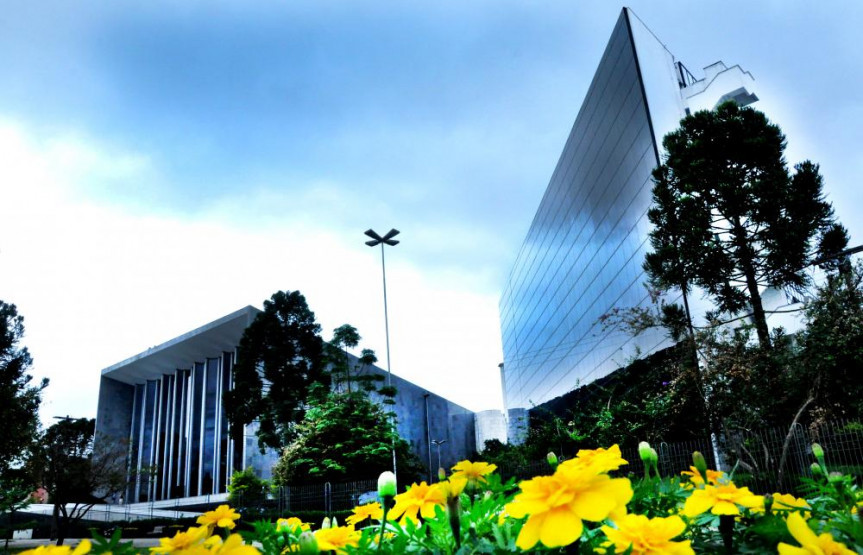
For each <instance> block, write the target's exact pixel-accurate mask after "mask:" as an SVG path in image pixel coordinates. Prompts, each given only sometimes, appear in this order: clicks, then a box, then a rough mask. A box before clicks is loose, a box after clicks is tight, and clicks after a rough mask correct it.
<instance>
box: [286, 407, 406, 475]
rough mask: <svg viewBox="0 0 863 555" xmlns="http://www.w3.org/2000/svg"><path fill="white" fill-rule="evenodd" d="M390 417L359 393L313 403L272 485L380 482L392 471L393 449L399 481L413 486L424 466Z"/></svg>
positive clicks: (287, 450) (288, 448) (287, 449)
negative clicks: (386, 470) (367, 480)
mask: <svg viewBox="0 0 863 555" xmlns="http://www.w3.org/2000/svg"><path fill="white" fill-rule="evenodd" d="M391 417H392V415H391V414H390V413H389V412H388V411H386V410H384V409H383V406H382V405H379V404H377V403H375V402H374V401H372V400H371V399H369V398H368V395H367V394H366V393H365V392H361V391H360V392H357V391H354V392H351V393H331V394H329V395H327V397H326V398H324V399H320V400H318V401H315V402H314V403H313V404H312V406H311V407H309V410H308V411H307V412H306V416H305V418H304V419H303V421H302V423H300V425H299V426H298V427H297V432H298V433H297V439H296V440H295V441H294V442H293V443H292V444H291V445H289V446H288V447H287V448H286V449H285V450H284V451H283V452H282V456H281V458H280V459H279V462H278V463H277V464H276V466H275V467H273V480H274V482H275V483H277V484H294V483H299V482H308V481H309V480H313V481H321V482H324V481H344V480H349V479H350V480H360V479H370V478H376V477H377V476H378V475H379V474H380V473H381V471H382V470H385V469H390V468H392V462H393V461H392V448H393V446H395V450H396V457H397V460H398V462H397V465H398V469H399V478H400V479H402V480H405V481H406V482H408V483H409V482H410V480H411V479H415V478H417V477H419V476H420V475H421V473H422V466H421V465H420V463H419V461H418V460H417V459H416V457H415V456H414V455H413V453H412V452H411V450H410V445H409V444H408V442H406V441H405V440H403V439H401V438H400V437H398V434H397V432H396V431H395V430H394V427H393V426H392V425H391V423H390V418H391ZM402 477H404V478H402Z"/></svg>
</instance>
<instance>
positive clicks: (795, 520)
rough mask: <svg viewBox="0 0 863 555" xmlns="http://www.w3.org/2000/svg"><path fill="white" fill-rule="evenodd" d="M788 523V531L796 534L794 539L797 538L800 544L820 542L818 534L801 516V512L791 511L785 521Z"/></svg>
mask: <svg viewBox="0 0 863 555" xmlns="http://www.w3.org/2000/svg"><path fill="white" fill-rule="evenodd" d="M785 522H786V524H787V525H788V531H789V532H791V535H792V536H794V539H795V540H797V541H798V542H799V543H800V545H802V546H804V547H805V546H807V545H815V544H817V543H818V536H816V535H815V532H813V531H812V529H811V528H809V525H808V524H806V521H805V520H804V519H803V517H802V516H800V514H799V513H791V514H789V515H788V519H787V520H786V521H785Z"/></svg>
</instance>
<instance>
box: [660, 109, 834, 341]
mask: <svg viewBox="0 0 863 555" xmlns="http://www.w3.org/2000/svg"><path fill="white" fill-rule="evenodd" d="M663 146H664V147H665V151H666V157H665V162H664V164H662V165H661V166H660V167H659V168H657V169H656V170H655V171H654V174H653V177H654V182H655V185H654V192H653V207H652V209H651V211H650V213H649V217H650V220H651V222H652V223H653V224H654V226H655V228H654V230H653V231H652V232H651V243H652V245H653V247H654V253H653V255H652V256H650V257H648V259H647V261H646V268H647V270H648V272H649V274H650V277H651V278H652V279H653V280H654V281H655V282H656V283H658V284H661V285H666V286H674V287H679V288H680V289H681V290H682V291H684V292H688V291H689V288H690V287H691V286H693V285H697V286H699V287H701V288H703V289H704V290H705V291H706V292H707V293H708V294H709V296H710V297H711V298H712V299H713V301H714V303H715V305H716V306H717V307H718V309H719V310H720V311H723V312H730V313H734V314H736V313H739V312H741V311H743V310H745V309H749V310H751V312H752V314H751V315H752V318H753V320H754V325H755V330H756V334H757V336H758V341H759V344H760V345H761V346H762V347H763V348H767V349H769V348H770V346H771V342H770V332H769V329H768V327H767V319H766V312H765V310H764V306H763V303H762V300H761V291H760V289H761V288H763V287H765V286H771V287H783V288H789V287H790V288H802V287H804V286H805V285H807V284H808V278H807V275H806V274H805V273H804V272H803V269H804V268H805V267H807V266H808V265H810V264H812V263H813V262H814V261H815V260H817V259H819V258H821V257H823V256H824V255H829V254H830V253H831V252H832V253H835V252H838V251H839V250H841V248H844V244H842V242H841V238H842V237H843V236H844V237H846V238H847V235H843V233H844V230H842V228H841V226H839V225H838V224H837V223H835V221H834V220H833V211H832V208H831V206H830V204H829V203H828V202H826V201H825V200H824V196H823V193H822V181H823V180H822V178H821V175H820V174H819V171H818V166H817V165H816V164H813V163H812V162H809V161H806V162H802V163H800V164H797V165H796V166H795V167H794V170H795V171H794V173H793V174H792V173H790V172H789V170H788V167H787V166H786V163H785V159H784V152H785V146H786V142H785V136H784V135H783V134H782V131H781V130H780V129H779V127H778V126H777V125H775V124H773V123H771V122H770V121H769V120H768V119H767V118H766V117H765V116H764V114H762V113H761V112H759V111H757V110H754V109H752V108H748V107H746V108H741V107H739V106H737V105H736V104H735V103H733V102H727V103H725V104H722V105H720V106H719V107H718V108H717V109H716V110H713V111H700V112H696V113H695V114H692V115H690V116H687V117H686V118H684V119H683V120H682V121H681V124H680V128H679V129H677V130H676V131H673V132H671V133H669V134H668V135H666V136H665V139H664V140H663ZM837 238H838V239H840V240H839V241H838V242H837ZM826 239H829V240H826Z"/></svg>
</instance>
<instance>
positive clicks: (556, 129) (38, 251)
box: [0, 0, 863, 416]
mask: <svg viewBox="0 0 863 555" xmlns="http://www.w3.org/2000/svg"><path fill="white" fill-rule="evenodd" d="M631 6H632V7H633V9H634V10H635V11H636V12H637V13H638V15H639V16H640V17H641V18H642V20H644V22H645V23H646V24H647V25H648V26H649V27H650V28H651V29H652V30H653V31H654V32H655V33H656V34H657V35H658V36H659V37H660V39H662V40H663V41H664V42H665V43H666V45H667V46H668V48H669V49H670V50H671V51H672V52H674V53H675V54H676V56H677V57H678V58H679V59H680V60H681V61H683V62H684V63H685V64H686V65H687V66H688V67H689V69H690V70H692V71H693V73H695V74H696V75H699V74H700V68H701V67H703V66H706V65H708V64H710V63H712V62H714V61H716V60H719V59H722V60H723V61H725V62H726V63H732V64H733V63H739V64H741V66H743V68H744V69H746V70H749V71H751V72H752V73H753V75H754V76H755V78H756V84H757V85H758V90H757V93H758V95H759V96H760V97H761V98H762V102H760V103H759V104H758V105H757V106H758V107H759V108H761V109H763V110H764V111H766V112H767V113H768V115H769V116H770V117H771V118H772V119H774V121H776V122H777V123H779V124H780V125H781V126H782V127H783V129H784V131H785V132H786V134H787V135H788V138H789V150H788V160H789V162H791V163H793V162H796V161H798V160H801V159H804V158H811V159H812V160H814V161H816V162H819V163H821V165H822V172H823V174H824V175H825V181H826V189H827V192H828V194H829V198H830V199H831V200H832V201H833V202H834V204H835V205H836V209H837V213H838V215H839V217H840V219H842V220H843V222H845V223H846V225H848V226H849V228H851V231H852V242H853V244H859V243H861V242H863V227H861V224H860V223H858V222H857V219H858V218H857V214H858V213H859V211H860V208H861V205H863V193H861V187H860V185H859V176H860V175H863V155H861V154H860V152H861V149H860V146H861V144H863V131H861V126H860V125H859V122H860V121H863V100H861V99H863V95H861V94H860V93H859V91H860V90H861V86H863V83H861V79H863V57H861V55H860V54H859V52H860V47H859V39H858V36H857V35H858V30H859V29H860V28H861V27H863V5H861V4H859V3H857V2H850V1H849V2H822V3H819V4H818V5H817V6H816V5H814V4H811V3H803V2H780V1H774V2H758V3H757V2H740V1H731V2H728V1H724V2H706V1H705V2H688V3H680V2H670V1H667V2H659V1H651V2H647V1H644V2H633V3H632V4H631ZM620 7H621V6H620V5H615V4H613V3H610V2H599V1H593V2H590V1H579V2H575V1H568V2H563V1H561V2H552V1H549V2H542V3H539V2H528V1H521V2H517V1H500V0H495V1H491V0H489V1H475V2H447V1H444V2H433V3H432V2H426V3H418V2H401V3H398V2H371V1H342V2H335V1H320V0H315V1H292V2H266V3H265V2H249V1H242V2H241V1H227V2H196V1H185V2H159V1H155V2H147V3H141V4H140V5H138V6H133V5H130V4H128V3H123V4H118V3H108V2H86V1H82V2H76V3H69V2H60V1H54V2H52V1H46V2H38V3H20V4H18V5H15V6H7V7H6V9H5V11H4V14H3V16H2V18H0V60H2V67H3V71H2V72H0V206H2V209H3V214H4V217H3V219H2V221H0V268H2V274H3V275H2V276H0V298H3V299H4V300H7V301H11V302H15V303H16V304H18V306H19V309H20V311H21V312H22V313H23V314H24V316H25V318H26V319H27V320H26V322H27V326H28V338H27V344H28V346H30V348H31V350H32V352H33V355H34V358H35V360H36V372H37V374H39V375H47V376H49V377H50V378H51V379H52V382H53V384H52V386H51V387H50V388H49V391H48V394H47V396H46V407H45V411H46V414H48V413H50V414H66V413H69V414H74V415H90V416H91V415H93V414H94V412H95V400H96V398H95V389H96V388H97V387H98V371H99V370H100V369H101V368H103V367H105V366H108V365H110V364H112V363H114V362H117V361H119V360H121V359H124V358H126V357H128V356H131V355H133V354H135V353H137V352H140V351H141V350H143V349H145V348H147V347H149V346H151V345H154V344H156V343H159V342H162V341H165V340H167V339H170V338H171V337H174V336H176V335H178V334H180V333H183V332H185V331H188V330H190V329H192V328H195V327H197V326H199V325H202V324H204V323H206V322H208V321H210V320H213V319H215V318H217V317H219V316H221V315H223V314H226V313H228V312H230V311H232V310H235V309H237V308H239V307H241V306H244V305H247V304H254V305H258V306H260V304H261V302H262V301H263V299H265V298H267V297H268V296H269V295H270V294H271V293H272V292H273V291H276V290H278V289H299V290H301V291H303V292H304V293H306V295H307V297H308V298H309V302H310V305H311V307H312V309H313V310H315V311H316V312H317V314H318V318H319V320H320V321H321V323H322V325H323V327H324V330H325V331H326V332H327V333H328V332H329V330H332V329H333V328H335V327H336V326H338V325H340V324H342V323H344V322H350V323H352V324H354V325H356V326H357V327H358V328H359V329H360V332H361V334H362V335H363V336H364V337H365V342H364V343H365V346H368V347H371V348H374V349H376V350H377V351H378V353H379V354H380V355H382V354H383V352H384V343H383V315H382V310H381V307H380V305H381V291H380V282H379V280H380V267H379V262H380V261H379V258H378V256H377V253H376V252H372V251H371V250H370V249H367V248H366V247H365V246H364V245H363V236H362V231H363V230H365V229H367V228H368V227H374V228H376V229H378V231H381V232H383V231H386V229H389V228H390V227H397V228H399V229H401V230H402V233H403V236H402V238H403V243H402V244H401V245H399V246H398V247H396V249H395V250H393V251H392V252H391V253H389V255H388V281H389V285H390V287H391V291H390V302H391V314H390V317H391V326H392V327H391V331H392V337H391V338H392V343H393V349H392V351H393V370H394V371H395V372H396V373H399V374H401V375H403V376H405V377H407V378H408V379H412V380H414V381H416V382H417V383H419V384H420V385H424V386H426V387H429V388H430V389H432V390H434V391H436V392H438V393H441V394H444V395H446V396H448V397H450V398H452V399H453V400H455V401H456V402H459V403H462V404H464V405H465V406H468V407H469V408H472V409H485V408H492V407H495V406H498V405H499V403H500V392H499V383H498V377H497V364H498V363H499V362H501V357H502V355H501V352H500V338H499V329H498V325H499V324H498V321H497V300H498V296H499V293H500V290H501V288H502V286H503V283H504V281H505V279H506V276H507V274H508V271H509V268H510V265H511V264H512V262H513V260H514V258H515V254H516V252H517V249H518V247H519V246H520V243H521V240H522V238H523V236H524V234H525V232H526V230H527V228H528V226H529V224H530V220H531V218H532V217H533V213H534V210H535V208H536V206H537V205H538V203H539V200H540V198H541V196H542V193H543V191H544V189H545V186H546V184H547V182H548V178H549V176H550V175H551V172H552V170H553V168H554V165H555V163H556V161H557V157H558V155H559V153H560V151H561V149H562V148H563V144H564V141H565V139H566V136H567V134H568V132H569V129H570V127H571V125H572V121H573V120H574V118H575V115H576V113H577V111H578V108H579V106H580V104H581V100H582V98H583V96H584V93H585V91H586V89H587V87H588V85H589V83H590V79H591V77H592V75H593V71H594V70H595V68H596V64H597V63H598V60H599V58H600V56H601V54H602V51H603V49H604V47H605V44H606V41H607V39H608V36H609V34H610V32H611V29H612V28H613V26H614V23H615V21H616V19H617V17H618V14H619V11H620ZM325 335H326V334H325ZM73 353H74V354H73ZM381 358H383V356H381Z"/></svg>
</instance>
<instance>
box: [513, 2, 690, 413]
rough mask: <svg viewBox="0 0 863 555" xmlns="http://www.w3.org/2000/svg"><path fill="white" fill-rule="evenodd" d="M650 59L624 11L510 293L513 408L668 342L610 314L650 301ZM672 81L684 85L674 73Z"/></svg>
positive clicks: (654, 155) (653, 146) (653, 161)
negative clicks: (646, 63)
mask: <svg viewBox="0 0 863 555" xmlns="http://www.w3.org/2000/svg"><path fill="white" fill-rule="evenodd" d="M662 63H665V60H662ZM641 67H642V66H641V65H640V63H639V57H638V54H637V49H636V44H635V41H634V40H633V33H632V29H631V27H630V21H629V14H628V12H627V10H624V11H623V13H622V14H621V16H620V18H619V20H618V22H617V24H616V26H615V28H614V31H613V33H612V36H611V39H610V40H609V43H608V46H607V47H606V49H605V52H604V54H603V56H602V60H601V61H600V63H599V67H598V69H597V71H596V74H595V75H594V77H593V81H592V83H591V85H590V87H589V89H588V92H587V96H586V97H585V100H584V103H583V104H582V107H581V109H580V111H579V113H578V116H577V118H576V120H575V124H574V125H573V128H572V131H571V132H570V135H569V138H568V139H567V142H566V145H565V146H564V149H563V153H562V154H561V156H560V160H559V161H558V163H557V166H556V168H555V169H554V172H553V174H552V177H551V180H550V183H549V185H548V188H547V190H546V192H545V195H544V196H543V198H542V201H541V203H540V206H539V209H538V210H537V213H536V216H535V217H534V220H533V223H532V225H531V227H530V230H529V231H528V234H527V237H526V239H525V241H524V243H523V245H522V247H521V249H520V251H519V253H518V256H517V259H516V262H515V264H514V267H513V269H512V272H511V274H510V277H509V280H508V283H507V285H506V287H505V289H504V292H503V295H502V297H501V302H500V316H501V328H502V339H503V349H504V376H503V382H504V383H503V387H504V398H505V402H506V407H507V409H516V408H530V407H532V406H534V405H537V404H540V403H542V402H545V401H547V400H549V399H552V398H554V397H557V396H559V395H562V394H564V393H566V392H568V391H571V390H572V389H574V388H576V387H578V386H579V385H581V384H585V383H589V382H590V381H593V380H595V379H597V378H600V377H602V376H604V375H606V374H608V373H610V372H611V371H613V370H615V369H616V368H618V367H620V366H623V365H625V364H626V361H627V358H628V357H630V356H632V354H633V353H634V352H635V351H636V347H637V348H638V349H640V350H642V351H648V352H649V351H652V350H655V349H656V348H658V347H660V346H661V345H662V344H663V343H664V341H665V339H664V337H663V335H662V334H661V333H658V332H657V333H648V334H645V335H642V336H641V337H639V338H638V339H637V340H636V339H633V338H631V337H629V336H628V335H625V334H623V333H621V332H614V331H607V330H604V329H603V327H602V325H601V323H600V319H601V317H602V316H603V315H605V314H608V313H609V312H611V311H612V310H614V308H615V307H631V306H637V305H639V304H641V303H643V302H645V301H646V300H647V294H646V290H645V288H644V286H643V282H644V272H643V270H642V262H643V260H644V254H645V252H646V250H647V248H648V247H649V245H648V243H647V234H648V231H649V227H648V225H649V224H648V220H647V209H648V207H649V204H650V195H651V188H652V182H651V171H652V170H653V168H654V167H656V165H657V164H658V148H657V142H656V140H657V139H656V135H655V133H654V129H653V125H652V121H651V114H650V109H649V107H648V102H647V97H646V93H645V85H644V82H643V81H642V75H641V73H640V72H641ZM668 90H669V96H668V98H671V99H674V98H675V95H678V96H679V93H678V92H677V91H676V83H675V82H674V81H673V80H672V81H669V83H668Z"/></svg>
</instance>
